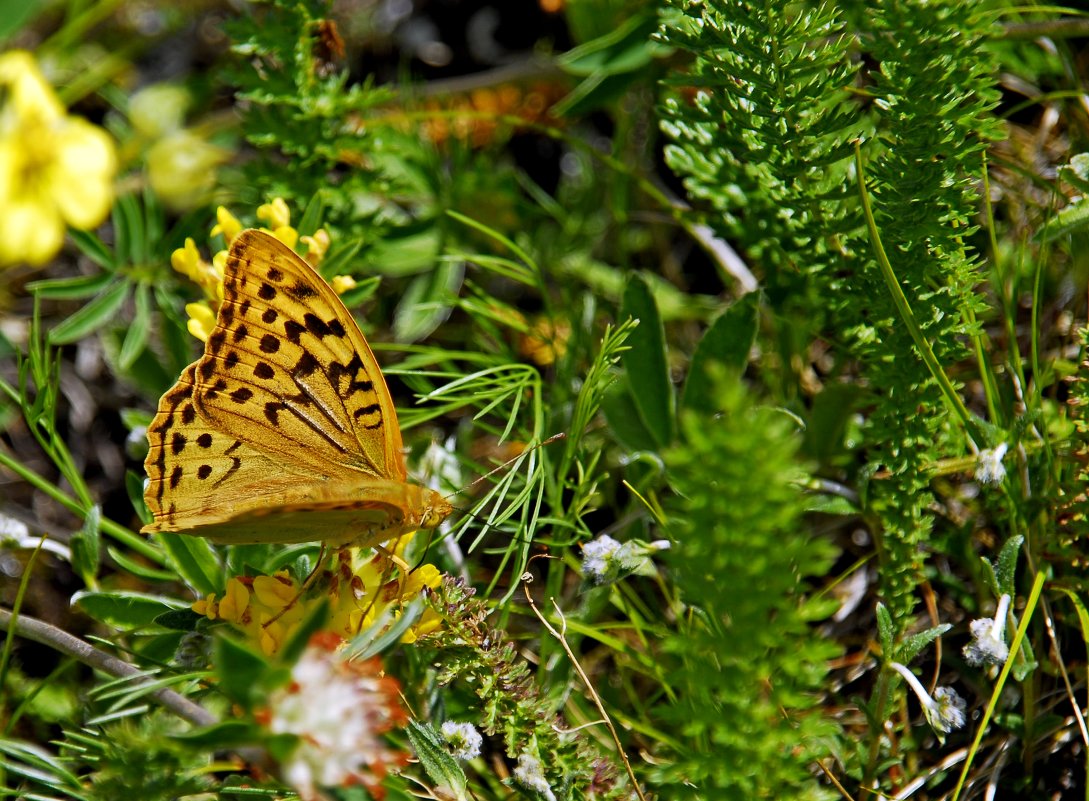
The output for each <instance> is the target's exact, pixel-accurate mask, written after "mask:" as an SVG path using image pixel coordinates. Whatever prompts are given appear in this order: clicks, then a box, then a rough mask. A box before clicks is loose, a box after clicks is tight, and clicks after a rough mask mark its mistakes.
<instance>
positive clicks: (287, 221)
mask: <svg viewBox="0 0 1089 801" xmlns="http://www.w3.org/2000/svg"><path fill="white" fill-rule="evenodd" d="M257 219H259V220H264V221H265V222H267V223H268V225H269V228H271V229H272V230H274V231H275V230H276V229H277V228H286V227H287V226H289V225H291V209H289V208H288V207H287V201H285V200H284V199H283V198H282V197H276V198H273V199H272V202H271V203H265V204H264V205H263V206H259V207H258V208H257ZM292 247H294V243H292Z"/></svg>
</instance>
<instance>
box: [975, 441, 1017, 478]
mask: <svg viewBox="0 0 1089 801" xmlns="http://www.w3.org/2000/svg"><path fill="white" fill-rule="evenodd" d="M1009 449H1010V446H1009V445H1007V444H1006V443H1005V442H1003V443H1002V444H1001V445H999V446H998V447H997V448H988V449H987V450H984V451H980V452H979V456H978V457H976V458H977V461H976V481H978V482H980V483H982V484H1001V483H1002V481H1003V479H1005V478H1006V466H1005V465H1003V464H1002V460H1003V459H1004V458H1005V456H1006V451H1008V450H1009Z"/></svg>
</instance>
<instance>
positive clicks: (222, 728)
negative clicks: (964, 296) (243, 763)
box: [169, 720, 261, 751]
mask: <svg viewBox="0 0 1089 801" xmlns="http://www.w3.org/2000/svg"><path fill="white" fill-rule="evenodd" d="M169 736H170V738H171V739H173V740H177V741H178V742H183V743H185V744H186V745H190V746H192V747H194V748H197V747H202V748H207V749H208V750H211V751H219V750H223V749H227V748H234V747H237V746H240V745H249V744H252V743H254V742H256V741H257V740H258V739H259V738H260V736H261V734H260V732H259V731H257V730H256V729H255V727H254V725H253V724H252V723H248V722H246V721H241V720H224V721H222V722H220V723H215V724H213V725H211V726H202V727H201V728H199V729H190V730H189V731H184V732H179V733H177V734H171V735H169Z"/></svg>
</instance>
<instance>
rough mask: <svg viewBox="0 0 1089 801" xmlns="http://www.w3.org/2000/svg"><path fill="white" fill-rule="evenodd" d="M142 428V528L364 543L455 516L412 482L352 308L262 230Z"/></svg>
mask: <svg viewBox="0 0 1089 801" xmlns="http://www.w3.org/2000/svg"><path fill="white" fill-rule="evenodd" d="M147 435H148V443H149V445H150V448H149V450H148V455H147V459H146V460H145V462H144V467H145V469H146V470H147V475H148V483H147V488H146V490H145V492H144V499H145V501H146V502H147V505H148V508H149V509H150V510H151V514H152V518H153V522H152V523H150V524H149V525H146V526H144V527H143V529H141V530H142V531H143V532H144V533H152V532H158V531H166V532H187V533H190V534H194V535H197V536H201V537H207V538H209V539H211V540H212V541H215V542H221V543H229V544H239V543H259V542H260V543H294V542H312V541H321V542H322V543H324V544H325V545H328V546H330V547H332V548H341V547H348V546H359V547H363V546H368V545H375V544H379V543H382V542H384V541H387V540H390V539H393V538H395V537H398V536H401V535H402V534H406V533H408V532H410V531H415V530H416V529H418V528H434V527H435V526H437V525H438V524H439V523H441V522H442V521H443V520H444V519H445V518H446V517H447V515H449V514H450V512H452V511H453V508H452V507H451V506H450V504H449V503H448V502H447V501H446V500H445V499H444V498H443V497H442V496H440V495H439V494H438V493H436V492H434V491H433V490H430V489H427V488H425V487H421V486H419V485H417V484H411V483H409V482H408V478H407V473H406V470H405V458H404V453H403V450H402V447H403V446H402V443H401V430H400V428H399V427H398V425H397V412H396V410H395V409H394V406H393V399H392V398H391V397H390V394H389V388H388V387H387V386H386V382H385V379H384V378H383V377H382V372H381V370H380V369H379V368H378V363H377V362H376V361H375V359H374V354H373V353H371V349H370V346H369V345H367V340H366V339H364V337H363V333H362V332H361V331H360V330H359V326H357V325H356V323H355V320H354V319H353V318H352V316H351V314H349V312H348V310H347V309H346V308H345V306H344V304H343V303H342V302H341V300H340V298H339V297H338V296H337V294H336V293H335V292H334V291H333V290H332V289H331V288H330V286H329V285H328V284H327V283H326V282H325V280H324V279H322V278H321V276H319V275H318V274H317V273H316V272H315V271H314V268H313V267H311V266H310V265H309V264H308V263H307V262H306V261H304V260H303V259H302V258H301V257H300V256H298V255H297V254H296V253H295V252H294V251H293V250H291V249H290V248H289V247H287V245H285V244H283V243H282V242H280V240H278V239H277V238H276V237H274V236H272V235H271V234H268V233H265V232H263V231H257V230H253V229H250V230H246V231H243V232H242V233H240V234H239V235H238V236H237V237H236V238H235V240H234V241H233V242H232V244H231V248H230V252H229V253H228V256H227V264H226V269H225V274H224V279H223V302H222V303H221V304H220V307H219V314H218V317H217V319H216V326H215V329H214V330H213V331H212V333H211V334H210V335H209V337H208V341H207V342H206V343H205V348H204V355H203V356H201V357H200V359H198V360H197V361H196V362H194V363H193V364H191V365H189V366H188V367H187V368H186V369H185V371H184V372H183V373H182V375H181V377H180V378H179V379H178V383H177V384H175V385H174V387H173V388H172V389H170V390H169V391H168V392H167V393H166V394H165V395H163V397H162V399H161V400H160V401H159V407H158V411H157V413H156V415H155V418H154V420H152V422H151V425H149V426H148V430H147Z"/></svg>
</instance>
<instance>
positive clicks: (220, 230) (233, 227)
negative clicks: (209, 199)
mask: <svg viewBox="0 0 1089 801" xmlns="http://www.w3.org/2000/svg"><path fill="white" fill-rule="evenodd" d="M240 233H242V223H240V222H239V221H238V218H237V217H235V216H234V215H233V214H231V212H230V210H229V209H227V207H226V206H219V207H218V208H217V209H216V224H215V226H213V228H212V236H215V235H216V234H223V238H224V239H226V240H227V244H228V245H229V244H231V243H232V242H233V241H234V239H235V237H236V236H238V235H239V234H240Z"/></svg>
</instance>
